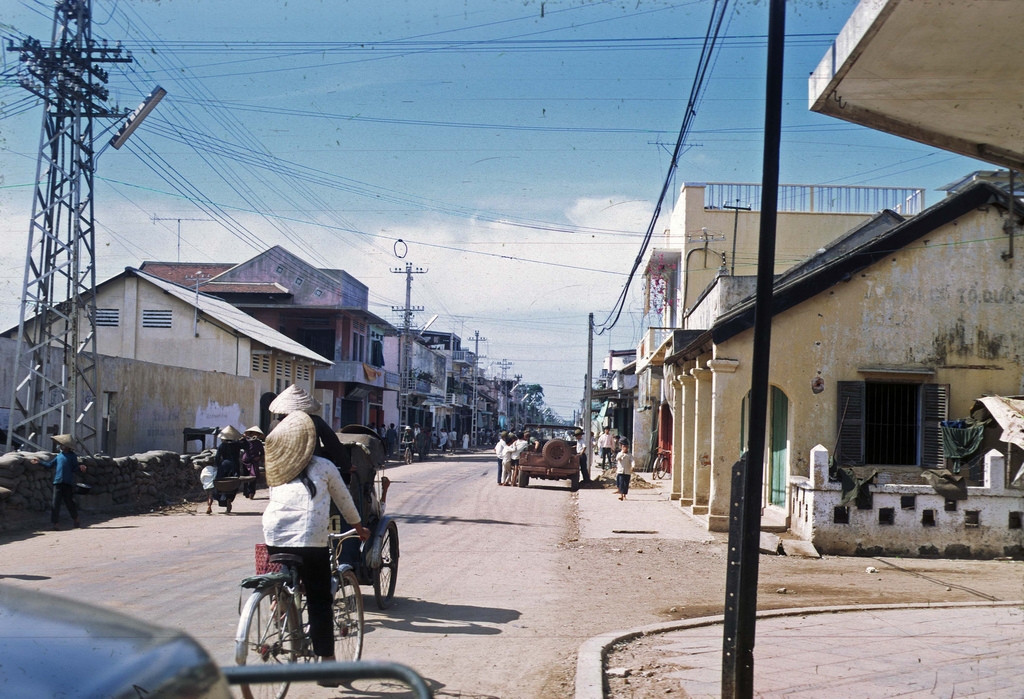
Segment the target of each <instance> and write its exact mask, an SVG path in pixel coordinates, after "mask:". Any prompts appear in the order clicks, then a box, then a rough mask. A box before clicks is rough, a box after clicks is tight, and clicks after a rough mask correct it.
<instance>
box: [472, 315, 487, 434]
mask: <svg viewBox="0 0 1024 699" xmlns="http://www.w3.org/2000/svg"><path fill="white" fill-rule="evenodd" d="M481 342H487V338H486V337H480V331H479V330H475V331H473V343H474V344H473V409H472V411H471V412H470V424H471V426H470V429H469V434H470V438H471V439H472V440H473V446H474V447H475V446H478V444H477V434H476V433H477V430H478V429H479V428H480V426H479V424H477V404H476V402H477V396H476V383H477V373H476V370H477V367H478V366H480V343H481Z"/></svg>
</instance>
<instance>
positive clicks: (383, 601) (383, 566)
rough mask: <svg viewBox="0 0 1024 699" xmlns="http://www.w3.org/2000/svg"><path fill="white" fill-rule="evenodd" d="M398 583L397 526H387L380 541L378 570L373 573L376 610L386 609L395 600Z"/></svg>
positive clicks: (392, 524) (391, 524) (393, 524)
mask: <svg viewBox="0 0 1024 699" xmlns="http://www.w3.org/2000/svg"><path fill="white" fill-rule="evenodd" d="M397 582H398V525H396V524H395V523H394V522H391V523H390V524H388V528H387V529H385V530H384V534H383V538H382V540H381V550H380V568H378V569H377V570H375V571H373V596H374V599H375V601H376V602H377V608H378V609H387V608H388V607H390V606H391V603H392V602H393V601H394V599H395V584H396V583H397Z"/></svg>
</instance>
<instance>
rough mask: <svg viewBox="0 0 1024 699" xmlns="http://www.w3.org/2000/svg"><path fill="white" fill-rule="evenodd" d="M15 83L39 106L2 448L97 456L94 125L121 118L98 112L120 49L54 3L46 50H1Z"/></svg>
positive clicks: (77, 4)
mask: <svg viewBox="0 0 1024 699" xmlns="http://www.w3.org/2000/svg"><path fill="white" fill-rule="evenodd" d="M7 48H8V50H9V51H18V52H19V53H20V58H21V70H20V76H19V77H20V83H21V85H22V87H24V88H25V89H27V90H28V91H29V92H31V93H32V94H34V95H36V96H37V97H39V98H40V99H41V100H42V101H43V104H44V113H43V126H42V135H41V137H40V145H39V160H38V164H37V166H36V189H35V195H34V197H33V200H32V219H31V223H30V225H29V234H28V252H27V255H26V262H25V278H24V283H23V285H22V292H21V293H22V296H21V299H22V302H21V314H20V318H19V321H18V337H19V343H18V349H17V355H16V360H15V367H14V369H15V374H14V378H15V383H14V391H13V396H12V400H11V414H10V427H9V429H8V431H7V448H8V450H10V449H11V448H12V446H18V447H29V448H37V449H39V448H42V449H48V448H50V446H51V445H50V442H49V436H51V435H53V434H55V433H57V432H62V433H69V434H71V435H72V436H73V438H74V439H75V441H76V442H77V443H78V444H79V445H80V447H81V448H83V449H84V450H85V451H86V452H95V451H98V450H99V448H100V447H101V446H102V445H101V444H99V443H98V440H97V436H98V428H99V424H98V416H97V413H98V410H97V396H100V395H101V394H100V382H99V368H98V366H97V363H98V361H97V352H96V308H95V291H96V247H95V229H94V221H93V178H94V175H95V158H96V151H95V149H94V141H93V120H94V119H97V118H112V117H123V116H124V113H122V112H118V111H116V110H110V109H108V108H107V107H106V106H105V103H106V101H107V98H108V96H109V93H108V90H107V88H106V83H107V80H108V74H107V72H106V71H105V70H103V69H102V68H101V67H100V64H104V63H128V62H130V61H131V60H132V58H131V54H130V53H129V54H127V55H122V50H121V47H120V45H119V44H118V45H117V46H116V47H108V46H107V42H106V41H104V42H102V45H100V46H98V45H97V44H96V42H94V41H93V38H92V20H91V8H90V3H89V0H57V2H56V4H55V10H54V18H53V32H52V36H51V39H50V46H49V47H44V46H43V45H42V44H41V43H40V42H39V41H38V40H36V39H32V38H29V39H25V40H24V41H23V42H22V43H21V45H20V46H15V45H14V44H13V43H11V44H9V45H8V47H7Z"/></svg>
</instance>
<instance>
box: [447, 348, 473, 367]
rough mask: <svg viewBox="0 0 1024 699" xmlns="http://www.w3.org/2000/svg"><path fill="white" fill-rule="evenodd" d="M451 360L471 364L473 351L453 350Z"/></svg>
mask: <svg viewBox="0 0 1024 699" xmlns="http://www.w3.org/2000/svg"><path fill="white" fill-rule="evenodd" d="M452 361H453V362H461V363H462V364H472V363H473V353H472V352H470V351H469V350H453V351H452Z"/></svg>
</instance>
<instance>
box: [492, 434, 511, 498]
mask: <svg viewBox="0 0 1024 699" xmlns="http://www.w3.org/2000/svg"><path fill="white" fill-rule="evenodd" d="M506 437H508V432H502V433H501V436H500V437H498V442H497V444H495V445H494V455H495V456H497V457H498V485H501V470H502V466H503V465H504V463H505V449H507V448H508V445H507V444H505V438H506Z"/></svg>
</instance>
